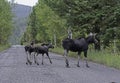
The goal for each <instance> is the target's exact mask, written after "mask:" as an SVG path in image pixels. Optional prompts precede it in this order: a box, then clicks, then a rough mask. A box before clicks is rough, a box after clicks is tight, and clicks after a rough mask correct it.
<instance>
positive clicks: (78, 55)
mask: <svg viewBox="0 0 120 83" xmlns="http://www.w3.org/2000/svg"><path fill="white" fill-rule="evenodd" d="M80 54H81V52H78V62H77V67H80V65H79V61H80Z"/></svg>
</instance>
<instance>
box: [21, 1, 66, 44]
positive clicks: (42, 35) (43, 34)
mask: <svg viewBox="0 0 120 83" xmlns="http://www.w3.org/2000/svg"><path fill="white" fill-rule="evenodd" d="M65 24H66V20H65V19H62V18H60V17H59V16H58V15H57V14H55V12H54V11H53V10H52V9H51V8H50V7H49V6H47V5H46V4H44V2H39V3H38V4H37V5H36V6H35V7H33V12H32V13H31V15H30V18H29V22H28V26H29V27H28V28H27V30H26V33H25V34H24V37H23V40H24V39H26V38H25V37H26V36H27V37H29V38H28V39H29V40H28V39H26V41H31V40H35V41H36V42H49V41H51V42H53V41H54V35H56V40H57V41H58V42H59V43H60V42H61V39H63V37H64V35H65V31H66V30H65V28H66V27H65ZM29 35H31V36H29Z"/></svg>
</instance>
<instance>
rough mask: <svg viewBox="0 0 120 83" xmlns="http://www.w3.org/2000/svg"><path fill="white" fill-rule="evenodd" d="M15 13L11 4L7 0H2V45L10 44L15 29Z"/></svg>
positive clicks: (0, 28)
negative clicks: (13, 18)
mask: <svg viewBox="0 0 120 83" xmlns="http://www.w3.org/2000/svg"><path fill="white" fill-rule="evenodd" d="M12 17H13V14H12V12H11V4H10V3H9V2H7V1H6V0H0V45H5V44H8V43H9V42H8V40H9V37H10V35H11V32H12V30H13V23H12V22H13V21H12Z"/></svg>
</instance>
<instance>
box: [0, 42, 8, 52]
mask: <svg viewBox="0 0 120 83" xmlns="http://www.w3.org/2000/svg"><path fill="white" fill-rule="evenodd" d="M9 47H10V45H9V44H7V45H0V52H1V51H3V50H6V49H8V48H9Z"/></svg>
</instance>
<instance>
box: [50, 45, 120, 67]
mask: <svg viewBox="0 0 120 83" xmlns="http://www.w3.org/2000/svg"><path fill="white" fill-rule="evenodd" d="M50 51H51V52H54V53H58V54H61V55H63V54H64V50H63V48H60V47H56V48H55V49H52V50H50ZM69 56H70V57H74V58H77V53H74V52H69ZM81 58H82V59H84V55H83V53H81ZM88 60H89V61H92V62H95V63H100V64H103V65H106V66H109V67H114V68H116V69H120V55H114V54H113V53H111V52H110V51H108V50H104V51H94V50H88Z"/></svg>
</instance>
